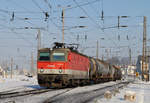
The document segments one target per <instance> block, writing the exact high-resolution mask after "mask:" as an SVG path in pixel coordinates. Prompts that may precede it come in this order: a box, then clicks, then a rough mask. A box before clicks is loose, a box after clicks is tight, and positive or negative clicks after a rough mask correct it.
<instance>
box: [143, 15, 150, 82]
mask: <svg viewBox="0 0 150 103" xmlns="http://www.w3.org/2000/svg"><path fill="white" fill-rule="evenodd" d="M146 40H147V38H146V16H144V21H143V51H142V53H143V55H142V80H146V81H147V80H148V74H149V73H148V63H147V55H146Z"/></svg>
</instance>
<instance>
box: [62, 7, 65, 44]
mask: <svg viewBox="0 0 150 103" xmlns="http://www.w3.org/2000/svg"><path fill="white" fill-rule="evenodd" d="M64 12H65V9H64V8H62V43H64Z"/></svg>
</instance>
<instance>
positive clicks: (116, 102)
mask: <svg viewBox="0 0 150 103" xmlns="http://www.w3.org/2000/svg"><path fill="white" fill-rule="evenodd" d="M126 92H132V93H135V95H136V99H135V101H132V102H131V101H129V100H125V99H124V95H125V94H126ZM90 103H150V82H147V83H146V82H141V81H138V82H135V83H133V84H129V85H128V86H127V87H126V88H123V89H120V93H118V94H117V95H116V96H113V97H112V98H111V99H106V98H100V97H98V98H95V99H94V100H93V101H92V102H90Z"/></svg>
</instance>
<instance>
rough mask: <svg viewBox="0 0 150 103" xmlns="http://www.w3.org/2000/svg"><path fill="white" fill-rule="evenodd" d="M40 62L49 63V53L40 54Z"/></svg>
mask: <svg viewBox="0 0 150 103" xmlns="http://www.w3.org/2000/svg"><path fill="white" fill-rule="evenodd" d="M39 60H40V61H49V60H50V53H48V52H40V55H39Z"/></svg>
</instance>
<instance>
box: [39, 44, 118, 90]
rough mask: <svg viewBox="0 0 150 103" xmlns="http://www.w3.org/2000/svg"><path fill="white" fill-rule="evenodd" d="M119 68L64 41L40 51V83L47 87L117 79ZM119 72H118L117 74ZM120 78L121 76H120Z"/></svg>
mask: <svg viewBox="0 0 150 103" xmlns="http://www.w3.org/2000/svg"><path fill="white" fill-rule="evenodd" d="M117 71H119V69H115V68H114V67H113V66H111V65H109V64H107V63H105V62H103V61H101V60H98V59H94V58H91V57H88V56H86V55H83V54H81V53H79V52H78V51H77V50H76V49H75V48H73V47H72V46H71V47H66V46H65V45H64V44H63V43H55V46H54V47H53V48H52V49H50V48H43V49H40V50H39V51H38V60H37V73H38V83H39V85H40V86H46V87H62V86H67V85H72V86H76V85H80V84H82V85H83V84H87V83H89V82H90V81H94V82H99V81H103V80H115V78H114V77H116V76H117V74H118V73H120V72H117ZM115 73H117V74H115ZM119 79H120V78H119Z"/></svg>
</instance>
